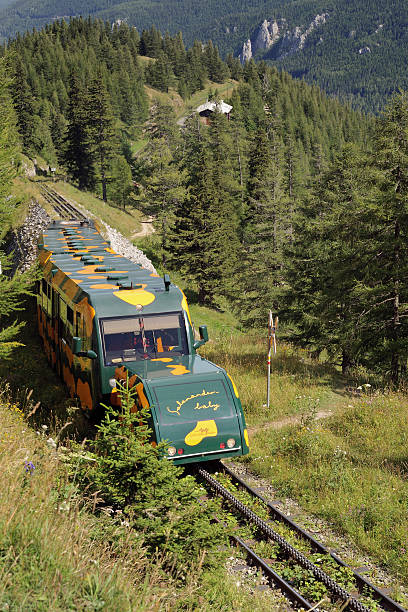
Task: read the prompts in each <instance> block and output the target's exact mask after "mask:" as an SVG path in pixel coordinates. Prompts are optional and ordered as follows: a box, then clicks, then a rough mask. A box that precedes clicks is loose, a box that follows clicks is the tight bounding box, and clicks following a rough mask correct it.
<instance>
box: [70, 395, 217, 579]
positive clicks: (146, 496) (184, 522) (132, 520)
mask: <svg viewBox="0 0 408 612" xmlns="http://www.w3.org/2000/svg"><path fill="white" fill-rule="evenodd" d="M134 392H135V390H134V389H129V388H128V384H127V383H126V384H125V385H123V386H121V387H120V389H119V393H120V395H121V401H122V407H121V411H120V413H119V414H118V413H117V411H116V410H115V409H113V408H112V407H110V406H106V407H105V410H106V413H105V416H104V419H103V421H102V423H101V424H100V425H99V426H98V427H97V429H98V435H97V436H96V439H95V440H94V441H93V442H92V443H90V445H89V448H87V449H85V448H84V447H82V448H81V452H80V453H78V452H76V453H73V454H72V455H71V464H72V466H73V467H74V465H73V464H74V463H75V471H74V473H75V477H76V478H79V480H80V482H81V484H82V485H84V486H87V487H88V488H89V489H90V490H91V491H93V492H94V493H96V492H98V495H99V497H102V498H103V504H104V506H105V511H106V506H110V507H111V508H112V513H114V512H115V511H116V510H118V509H120V510H121V511H122V513H121V514H120V516H121V520H123V519H125V520H126V521H127V522H128V523H129V526H130V527H131V528H133V529H134V530H136V531H137V532H139V533H142V534H143V539H144V546H145V547H146V548H147V549H148V551H149V552H150V553H152V554H153V553H156V552H160V553H163V554H168V559H169V563H171V564H174V562H175V556H177V559H178V560H177V570H178V572H179V571H180V569H181V568H182V567H187V565H188V564H190V563H191V562H192V561H197V560H198V559H199V558H202V556H203V551H210V550H211V551H214V550H215V547H216V546H219V544H220V537H222V538H225V534H224V530H223V529H222V528H221V527H220V526H219V525H215V524H213V523H212V520H211V518H212V514H213V512H214V502H212V503H208V502H206V503H205V505H202V504H200V502H199V500H198V498H199V496H200V495H202V493H203V491H202V489H200V488H199V486H198V485H197V483H196V481H195V479H194V478H193V477H192V476H183V475H182V474H183V469H182V468H180V467H177V466H175V465H174V464H173V463H172V462H171V461H169V460H168V459H166V458H165V455H166V454H167V453H166V450H167V444H166V443H163V442H161V443H159V444H158V445H155V444H151V442H150V438H151V433H152V431H151V429H150V428H149V426H148V421H149V416H150V411H149V409H143V408H142V409H140V410H137V411H136V412H132V410H134ZM212 557H213V555H210V556H208V555H206V560H205V563H206V564H208V563H211V558H212Z"/></svg>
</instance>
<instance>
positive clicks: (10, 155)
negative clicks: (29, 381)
mask: <svg viewBox="0 0 408 612" xmlns="http://www.w3.org/2000/svg"><path fill="white" fill-rule="evenodd" d="M11 85H12V81H11V79H10V78H9V76H8V74H7V70H6V65H5V60H4V58H2V59H0V247H1V245H2V243H3V239H4V236H5V235H6V233H7V231H8V229H9V227H10V217H11V213H12V210H13V208H14V205H15V200H14V199H13V198H12V197H11V194H10V190H11V187H12V180H13V178H14V177H15V176H16V174H17V169H18V161H19V160H18V154H19V138H18V133H17V126H16V123H17V122H16V114H15V111H14V108H13V104H12V99H11V94H10V89H11ZM0 262H1V264H2V270H1V271H0V358H1V359H7V358H9V357H10V356H11V353H12V351H13V349H15V348H16V347H17V346H20V345H21V343H20V342H18V341H17V340H16V337H17V336H18V333H19V331H20V330H21V327H22V325H23V324H22V323H17V322H16V321H12V320H11V317H12V315H13V313H14V312H16V311H18V310H21V303H22V299H23V297H24V295H27V294H28V293H29V287H30V283H31V282H32V274H31V272H25V273H22V274H21V273H19V272H16V273H15V274H14V275H13V276H11V275H10V274H9V269H10V261H9V258H7V257H6V256H5V255H4V253H3V252H1V251H0Z"/></svg>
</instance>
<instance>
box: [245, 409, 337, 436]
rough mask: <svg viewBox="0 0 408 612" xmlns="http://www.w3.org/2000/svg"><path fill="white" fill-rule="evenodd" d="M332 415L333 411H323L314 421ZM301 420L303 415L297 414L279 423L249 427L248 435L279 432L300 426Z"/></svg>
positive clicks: (273, 422)
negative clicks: (286, 428)
mask: <svg viewBox="0 0 408 612" xmlns="http://www.w3.org/2000/svg"><path fill="white" fill-rule="evenodd" d="M332 414H333V411H332V410H321V411H320V412H318V413H317V414H316V416H315V418H314V420H315V421H318V420H320V419H327V417H329V416H332ZM301 419H302V417H301V415H298V414H297V415H294V416H290V417H285V418H284V419H279V420H278V421H270V422H269V423H263V424H262V425H255V426H254V427H248V434H249V435H250V436H251V435H253V434H256V433H258V431H262V430H264V429H275V430H277V429H282V427H286V425H299V423H300V422H301Z"/></svg>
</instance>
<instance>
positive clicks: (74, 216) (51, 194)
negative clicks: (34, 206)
mask: <svg viewBox="0 0 408 612" xmlns="http://www.w3.org/2000/svg"><path fill="white" fill-rule="evenodd" d="M41 192H42V195H43V196H44V198H45V200H46V201H47V202H48V203H49V204H51V206H52V207H53V209H54V210H55V212H56V213H57V214H58V215H59V216H60V217H61V219H66V220H69V221H73V220H75V221H78V220H79V221H88V220H89V219H88V218H87V216H86V215H84V214H83V213H82V212H81V211H80V210H78V209H77V208H76V207H75V206H73V205H72V204H71V203H70V202H68V200H66V199H65V198H63V197H62V196H61V195H60V194H59V193H57V192H56V191H55V189H52V187H49V186H48V185H41Z"/></svg>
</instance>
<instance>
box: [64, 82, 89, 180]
mask: <svg viewBox="0 0 408 612" xmlns="http://www.w3.org/2000/svg"><path fill="white" fill-rule="evenodd" d="M63 158H64V164H65V166H66V168H67V170H68V172H69V174H70V175H71V177H72V178H73V179H74V181H78V185H79V188H80V189H92V188H93V187H94V186H95V172H94V165H93V157H92V154H91V152H90V149H89V138H88V98H87V92H86V90H85V88H84V87H83V86H82V83H81V81H80V78H79V76H78V74H77V73H73V74H72V76H71V86H70V93H69V107H68V127H67V132H66V136H65V147H64V154H63Z"/></svg>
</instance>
